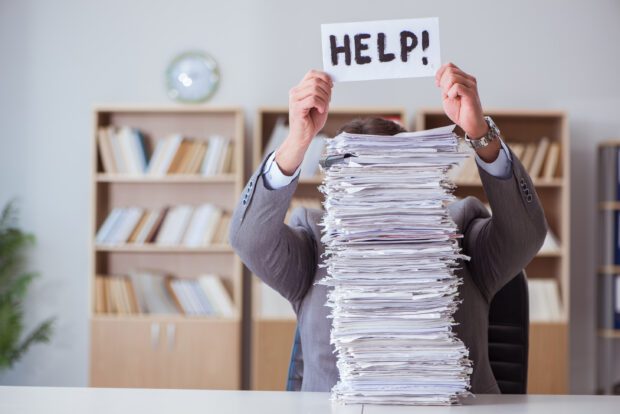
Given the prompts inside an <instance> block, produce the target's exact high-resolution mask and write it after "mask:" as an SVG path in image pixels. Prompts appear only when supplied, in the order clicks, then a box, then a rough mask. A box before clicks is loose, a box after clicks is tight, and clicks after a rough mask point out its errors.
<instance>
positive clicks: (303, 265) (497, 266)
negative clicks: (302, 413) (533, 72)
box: [230, 154, 547, 393]
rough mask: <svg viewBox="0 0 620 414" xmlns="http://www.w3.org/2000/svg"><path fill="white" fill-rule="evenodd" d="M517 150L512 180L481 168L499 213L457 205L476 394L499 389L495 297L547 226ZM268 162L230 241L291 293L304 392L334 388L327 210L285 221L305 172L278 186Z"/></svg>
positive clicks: (243, 203)
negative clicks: (491, 343)
mask: <svg viewBox="0 0 620 414" xmlns="http://www.w3.org/2000/svg"><path fill="white" fill-rule="evenodd" d="M511 155H512V160H513V161H512V176H511V177H509V178H508V179H499V178H495V177H493V176H491V175H489V174H488V173H487V172H485V171H484V170H483V169H479V170H478V171H479V173H480V177H481V179H482V183H483V186H484V191H485V192H486V195H487V198H488V200H489V204H490V206H491V209H492V211H493V213H494V214H493V216H492V217H490V216H489V213H488V211H487V210H486V208H485V207H484V205H483V204H482V203H481V202H480V200H478V199H477V198H474V197H467V198H465V199H463V200H460V201H457V202H455V203H453V204H451V205H450V206H449V212H450V214H451V216H452V219H453V220H454V221H455V223H456V224H457V225H458V227H459V229H460V231H461V232H462V233H463V236H464V237H463V238H462V239H461V243H462V247H463V251H464V253H465V254H467V255H469V256H471V261H469V262H463V263H462V267H461V269H460V270H459V271H458V275H459V276H460V277H461V278H462V279H463V284H462V285H461V286H460V288H459V294H460V297H461V298H462V300H463V302H462V304H461V305H460V306H459V309H458V311H457V312H456V314H455V315H454V317H455V319H456V321H457V322H458V323H459V325H457V326H456V327H455V331H456V333H457V335H458V337H459V338H460V339H461V340H462V341H463V342H464V343H465V345H466V346H467V347H468V348H469V354H470V358H471V360H472V361H473V364H474V365H473V374H472V377H471V385H472V388H471V390H472V392H474V393H499V388H498V386H497V382H496V381H495V378H494V377H493V372H492V371H491V366H490V363H489V356H488V338H487V330H488V314H489V303H490V301H491V299H492V298H493V296H494V295H495V293H496V292H497V291H498V290H499V289H500V288H501V287H502V286H504V284H506V283H507V282H508V281H510V279H512V278H513V277H514V276H516V275H517V274H518V273H519V271H520V270H521V269H523V267H524V266H525V265H526V264H527V263H528V262H529V261H530V260H531V259H532V258H533V257H534V255H535V254H536V252H537V251H538V249H539V248H540V246H541V245H542V243H543V241H544V238H545V235H546V232H547V224H546V221H545V217H544V213H543V210H542V208H541V205H540V202H539V200H538V196H537V194H536V191H535V190H534V186H533V185H532V181H531V180H530V177H529V176H528V174H527V172H526V171H525V169H524V168H523V166H522V165H521V163H520V162H519V160H518V159H516V157H515V156H514V154H511ZM266 159H267V158H265V160H266ZM264 162H265V161H263V163H262V164H264ZM262 164H261V166H260V167H259V168H258V169H257V170H256V171H255V172H254V174H252V177H251V178H250V180H249V181H248V183H247V185H246V187H245V189H244V191H243V194H242V197H241V200H240V201H239V204H238V205H237V208H236V209H235V212H234V214H233V219H232V223H231V227H230V242H231V244H232V246H233V248H234V249H235V251H236V252H237V253H238V254H239V256H240V257H241V259H242V260H243V262H244V263H245V264H246V265H247V267H248V268H249V269H250V270H251V271H252V272H254V273H255V274H256V275H257V276H258V277H260V278H261V279H262V280H263V282H265V283H267V284H268V285H269V286H271V287H272V288H273V289H275V290H276V291H277V292H279V293H280V294H281V295H282V296H284V297H285V298H286V299H288V300H289V301H290V303H291V304H292V306H293V309H294V310H295V313H296V314H297V321H298V326H299V330H300V335H301V346H302V349H303V355H304V364H303V367H304V368H303V383H302V391H329V390H331V388H332V386H333V385H334V384H335V383H336V382H337V381H338V370H337V368H336V355H335V354H334V353H333V351H334V349H333V346H332V345H331V344H330V343H329V340H330V329H331V319H328V318H327V315H328V313H329V309H328V308H327V307H326V306H325V302H326V294H327V289H328V287H326V286H323V285H317V284H315V282H316V281H318V280H320V279H322V278H323V277H325V272H326V270H325V268H319V267H318V264H319V261H320V260H321V259H320V256H321V254H322V253H323V251H324V248H323V245H322V243H321V242H320V240H321V228H320V227H319V226H318V222H319V220H320V218H321V214H322V213H321V211H319V210H309V209H301V208H300V209H297V210H296V211H295V213H294V214H293V215H292V217H291V220H290V224H289V225H286V224H284V216H285V214H286V211H287V209H288V207H289V204H290V201H291V198H292V196H293V193H294V192H295V188H296V187H297V179H295V180H293V182H291V183H290V184H289V185H287V186H286V187H283V188H280V189H278V190H271V189H269V188H267V187H266V186H265V183H264V180H263V176H262V174H261V172H262V169H263V165H262ZM291 339H292V338H291ZM282 381H285V378H283V379H282Z"/></svg>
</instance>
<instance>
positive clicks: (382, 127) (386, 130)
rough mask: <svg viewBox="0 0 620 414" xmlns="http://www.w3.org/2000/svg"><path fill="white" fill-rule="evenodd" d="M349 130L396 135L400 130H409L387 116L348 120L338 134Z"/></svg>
mask: <svg viewBox="0 0 620 414" xmlns="http://www.w3.org/2000/svg"><path fill="white" fill-rule="evenodd" d="M342 132H348V133H350V134H369V135H396V134H398V133H399V132H407V130H406V129H405V128H403V127H402V126H400V125H399V124H397V123H396V122H394V121H390V120H389V119H385V118H378V117H376V118H355V119H354V120H353V121H350V122H347V123H346V124H344V125H343V126H341V127H340V130H338V134H340V133H342Z"/></svg>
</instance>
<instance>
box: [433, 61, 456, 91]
mask: <svg viewBox="0 0 620 414" xmlns="http://www.w3.org/2000/svg"><path fill="white" fill-rule="evenodd" d="M448 68H457V66H456V65H455V64H454V63H452V62H448V63H444V64H443V65H441V67H440V68H439V69H437V73H436V74H435V84H436V85H437V86H439V80H440V79H441V77H442V76H443V74H444V72H445V71H446V70H447V69H448ZM457 69H458V68H457Z"/></svg>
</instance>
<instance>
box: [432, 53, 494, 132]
mask: <svg viewBox="0 0 620 414" xmlns="http://www.w3.org/2000/svg"><path fill="white" fill-rule="evenodd" d="M435 84H436V85H437V86H438V87H440V88H441V96H442V101H443V110H444V112H445V113H446V115H448V118H450V119H451V120H452V122H454V123H455V124H457V125H458V126H460V127H461V129H463V131H465V132H466V133H467V135H468V136H469V137H470V138H472V139H476V138H481V137H482V136H484V135H485V134H486V133H487V132H488V130H489V126H488V125H487V123H486V121H485V120H484V113H483V112H482V105H481V104H480V97H479V96H478V85H477V84H476V78H474V77H473V76H471V75H469V74H467V73H465V72H463V71H462V70H461V69H459V68H458V67H457V66H456V65H455V64H453V63H446V64H444V65H442V66H441V67H440V68H439V70H438V71H437V74H436V75H435Z"/></svg>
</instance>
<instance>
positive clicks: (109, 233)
mask: <svg viewBox="0 0 620 414" xmlns="http://www.w3.org/2000/svg"><path fill="white" fill-rule="evenodd" d="M230 220H231V215H230V214H228V213H224V212H223V211H222V210H221V209H220V208H218V207H216V206H214V205H213V204H210V203H207V204H202V205H200V206H198V207H192V206H189V205H178V206H174V207H165V208H161V209H154V210H148V209H144V208H141V207H115V208H113V209H112V211H111V212H110V213H109V214H108V216H107V218H106V219H105V220H104V222H103V224H102V225H101V227H99V230H98V231H97V235H96V238H95V240H96V242H97V244H100V245H122V244H125V243H131V244H146V243H154V244H156V245H161V246H185V247H200V246H208V245H210V244H225V243H228V227H229V226H230Z"/></svg>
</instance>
